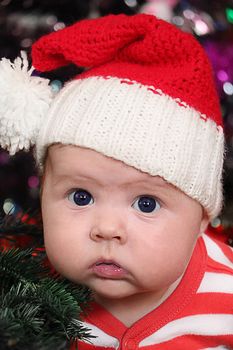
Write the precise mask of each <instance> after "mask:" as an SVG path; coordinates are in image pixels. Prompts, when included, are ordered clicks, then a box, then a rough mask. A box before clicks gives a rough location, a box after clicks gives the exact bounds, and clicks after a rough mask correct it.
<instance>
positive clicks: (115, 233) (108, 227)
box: [90, 217, 126, 244]
mask: <svg viewBox="0 0 233 350" xmlns="http://www.w3.org/2000/svg"><path fill="white" fill-rule="evenodd" d="M122 220H123V219H121V220H117V219H116V218H112V219H111V218H109V217H106V218H105V219H102V220H98V223H96V224H95V225H94V226H93V227H92V229H91V232H90V238H91V239H92V240H94V241H102V240H108V241H110V240H114V241H117V242H119V243H120V244H123V243H125V242H126V230H125V227H124V225H123V224H122V223H121V221H122Z"/></svg>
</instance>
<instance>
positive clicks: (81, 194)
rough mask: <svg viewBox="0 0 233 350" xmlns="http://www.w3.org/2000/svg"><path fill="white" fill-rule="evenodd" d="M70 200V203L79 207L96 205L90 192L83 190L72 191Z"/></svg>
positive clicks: (69, 196)
mask: <svg viewBox="0 0 233 350" xmlns="http://www.w3.org/2000/svg"><path fill="white" fill-rule="evenodd" d="M68 199H69V201H71V202H73V203H75V204H77V205H79V206H85V205H90V204H93V203H94V199H93V197H92V195H91V194H90V193H89V192H88V191H86V190H82V189H78V190H75V191H72V192H71V193H70V194H69V195H68Z"/></svg>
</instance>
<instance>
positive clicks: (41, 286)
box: [0, 248, 91, 350]
mask: <svg viewBox="0 0 233 350" xmlns="http://www.w3.org/2000/svg"><path fill="white" fill-rule="evenodd" d="M43 261H44V255H43V254H41V256H40V254H37V255H36V256H34V255H33V249H26V250H21V249H19V248H14V249H10V250H2V251H0V344H1V349H4V350H10V349H12V350H29V349H30V350H32V349H33V350H53V349H54V350H55V349H56V350H58V349H67V348H68V346H69V345H70V344H71V343H73V342H75V341H76V340H77V339H87V340H90V338H91V336H90V333H89V331H88V329H86V328H85V327H83V325H82V323H81V322H80V314H81V312H82V311H83V310H85V308H86V307H87V305H88V303H89V300H90V291H89V290H88V289H87V288H86V287H83V286H77V285H74V284H72V283H71V282H69V281H67V280H65V279H61V278H60V277H59V276H53V275H51V274H50V273H49V271H48V268H46V267H44V266H43Z"/></svg>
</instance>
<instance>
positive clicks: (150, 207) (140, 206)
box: [132, 196, 160, 213]
mask: <svg viewBox="0 0 233 350" xmlns="http://www.w3.org/2000/svg"><path fill="white" fill-rule="evenodd" d="M132 206H133V208H135V209H137V210H139V211H142V212H143V213H152V212H154V211H157V210H159V209H160V204H159V202H158V201H157V200H156V199H155V198H154V197H150V196H141V197H139V198H138V199H137V200H136V201H135V202H134V203H133V205H132Z"/></svg>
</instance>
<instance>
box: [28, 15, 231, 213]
mask: <svg viewBox="0 0 233 350" xmlns="http://www.w3.org/2000/svg"><path fill="white" fill-rule="evenodd" d="M32 61H33V66H34V67H35V68H36V69H37V70H38V71H41V72H45V71H50V70H53V69H56V68H59V67H62V66H65V65H67V64H69V63H73V64H75V65H77V66H79V67H83V68H85V70H84V72H83V73H82V74H80V75H78V76H76V77H75V78H74V79H73V80H72V81H71V82H68V83H67V84H66V85H65V86H64V87H63V88H62V89H61V91H60V92H59V93H58V95H57V96H56V97H55V98H54V100H53V102H52V104H51V107H50V108H49V111H48V114H47V118H46V120H44V121H43V124H42V125H41V127H40V131H39V134H38V137H37V139H36V142H35V144H36V157H37V161H38V163H39V164H42V163H43V158H44V155H45V153H46V149H47V148H48V147H49V145H51V144H53V143H63V144H73V145H77V146H81V147H86V148H90V149H93V150H95V151H97V152H100V153H102V154H104V155H106V156H109V157H113V158H114V159H117V160H120V161H123V162H124V163H126V164H128V165H130V166H133V167H135V168H137V169H139V170H141V171H144V172H147V173H149V174H150V175H152V176H157V175H159V176H161V177H163V178H164V179H165V180H166V181H168V182H169V183H171V184H173V185H174V186H176V187H177V188H179V189H181V190H182V191H183V192H185V193H186V194H187V195H188V196H190V197H192V198H194V199H196V200H197V201H198V202H199V203H201V205H202V206H203V207H204V208H205V210H206V212H207V213H208V215H209V217H210V218H213V217H214V216H216V215H217V214H218V213H219V211H220V210H221V204H222V183H221V176H222V164H223V151H224V137H223V128H222V118H221V113H220V107H219V101H218V97H217V93H216V89H215V84H214V80H213V76H212V69H211V66H210V63H209V61H208V58H207V56H206V54H205V52H204V50H203V49H202V47H201V46H200V44H199V43H198V42H197V41H196V40H195V38H194V37H193V36H192V35H190V34H188V33H184V32H182V31H180V30H179V29H177V28H176V27H175V26H173V25H171V24H169V23H167V22H165V21H163V20H160V19H157V18H156V17H154V16H151V15H145V14H138V15H135V16H126V15H110V16H106V17H102V18H98V19H92V20H83V21H80V22H78V23H76V24H74V25H72V26H70V27H67V28H65V29H63V30H60V31H57V32H54V33H51V34H49V35H46V36H44V37H42V38H40V39H39V40H38V41H37V42H36V43H35V44H34V45H33V47H32Z"/></svg>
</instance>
